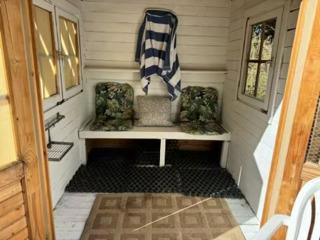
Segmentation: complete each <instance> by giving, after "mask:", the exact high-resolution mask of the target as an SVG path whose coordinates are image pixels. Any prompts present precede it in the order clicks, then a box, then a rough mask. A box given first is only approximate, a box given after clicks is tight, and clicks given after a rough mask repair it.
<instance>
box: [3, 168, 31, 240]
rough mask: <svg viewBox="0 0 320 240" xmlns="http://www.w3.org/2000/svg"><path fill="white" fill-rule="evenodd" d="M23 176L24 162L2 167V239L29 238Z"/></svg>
mask: <svg viewBox="0 0 320 240" xmlns="http://www.w3.org/2000/svg"><path fill="white" fill-rule="evenodd" d="M23 178H24V174H23V164H22V162H14V163H11V164H10V165H8V166H5V167H2V168H1V169H0V179H1V182H0V239H3V240H9V239H28V236H29V234H28V227H27V218H26V206H25V201H24V193H23V190H22V189H23V183H22V181H23Z"/></svg>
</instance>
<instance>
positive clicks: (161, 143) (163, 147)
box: [159, 138, 166, 167]
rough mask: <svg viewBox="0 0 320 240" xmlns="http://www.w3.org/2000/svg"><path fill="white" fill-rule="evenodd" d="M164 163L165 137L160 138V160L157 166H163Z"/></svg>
mask: <svg viewBox="0 0 320 240" xmlns="http://www.w3.org/2000/svg"><path fill="white" fill-rule="evenodd" d="M165 165H166V139H164V138H162V139H160V161H159V166H160V167H164V166H165Z"/></svg>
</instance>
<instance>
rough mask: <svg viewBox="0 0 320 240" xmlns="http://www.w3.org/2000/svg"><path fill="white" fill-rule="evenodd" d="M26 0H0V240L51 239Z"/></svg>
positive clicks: (45, 158)
mask: <svg viewBox="0 0 320 240" xmlns="http://www.w3.org/2000/svg"><path fill="white" fill-rule="evenodd" d="M31 7H32V3H31V1H26V0H0V31H1V38H0V39H1V52H0V60H1V61H0V65H1V64H2V65H1V66H0V67H1V69H0V71H1V73H0V78H1V80H0V239H3V240H6V239H32V240H38V239H39V240H45V239H54V231H53V229H54V228H53V219H52V206H51V197H50V191H49V180H48V166H47V151H46V145H45V135H44V124H43V117H42V105H41V99H40V97H39V96H40V94H39V89H40V88H39V81H37V79H36V77H35V76H36V74H35V72H36V66H35V61H34V51H33V49H34V39H33V38H32V37H31V36H33V32H32V31H33V30H32V29H33V28H32V25H31V22H32V21H31V19H32V18H31V17H32V16H31V11H30V10H31Z"/></svg>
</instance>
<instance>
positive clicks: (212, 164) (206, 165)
mask: <svg viewBox="0 0 320 240" xmlns="http://www.w3.org/2000/svg"><path fill="white" fill-rule="evenodd" d="M171 159H172V162H173V165H174V166H175V167H176V168H178V169H213V168H219V159H216V158H215V157H214V154H213V153H211V152H209V151H176V152H174V153H172V154H171Z"/></svg>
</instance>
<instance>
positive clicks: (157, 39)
mask: <svg viewBox="0 0 320 240" xmlns="http://www.w3.org/2000/svg"><path fill="white" fill-rule="evenodd" d="M177 25H178V19H177V17H176V16H175V15H174V14H173V13H171V12H168V11H162V10H148V11H147V12H146V15H145V18H144V21H143V23H142V25H141V27H140V31H139V37H138V42H137V50H136V62H139V63H140V74H141V83H142V88H143V91H144V92H145V93H146V94H147V93H148V86H149V84H150V80H151V77H152V76H155V75H158V76H160V77H161V78H162V79H163V81H165V83H166V84H167V88H168V93H169V95H170V97H171V100H174V99H176V97H177V96H179V94H180V92H181V77H180V66H179V59H178V55H177V51H176V29H177Z"/></svg>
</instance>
